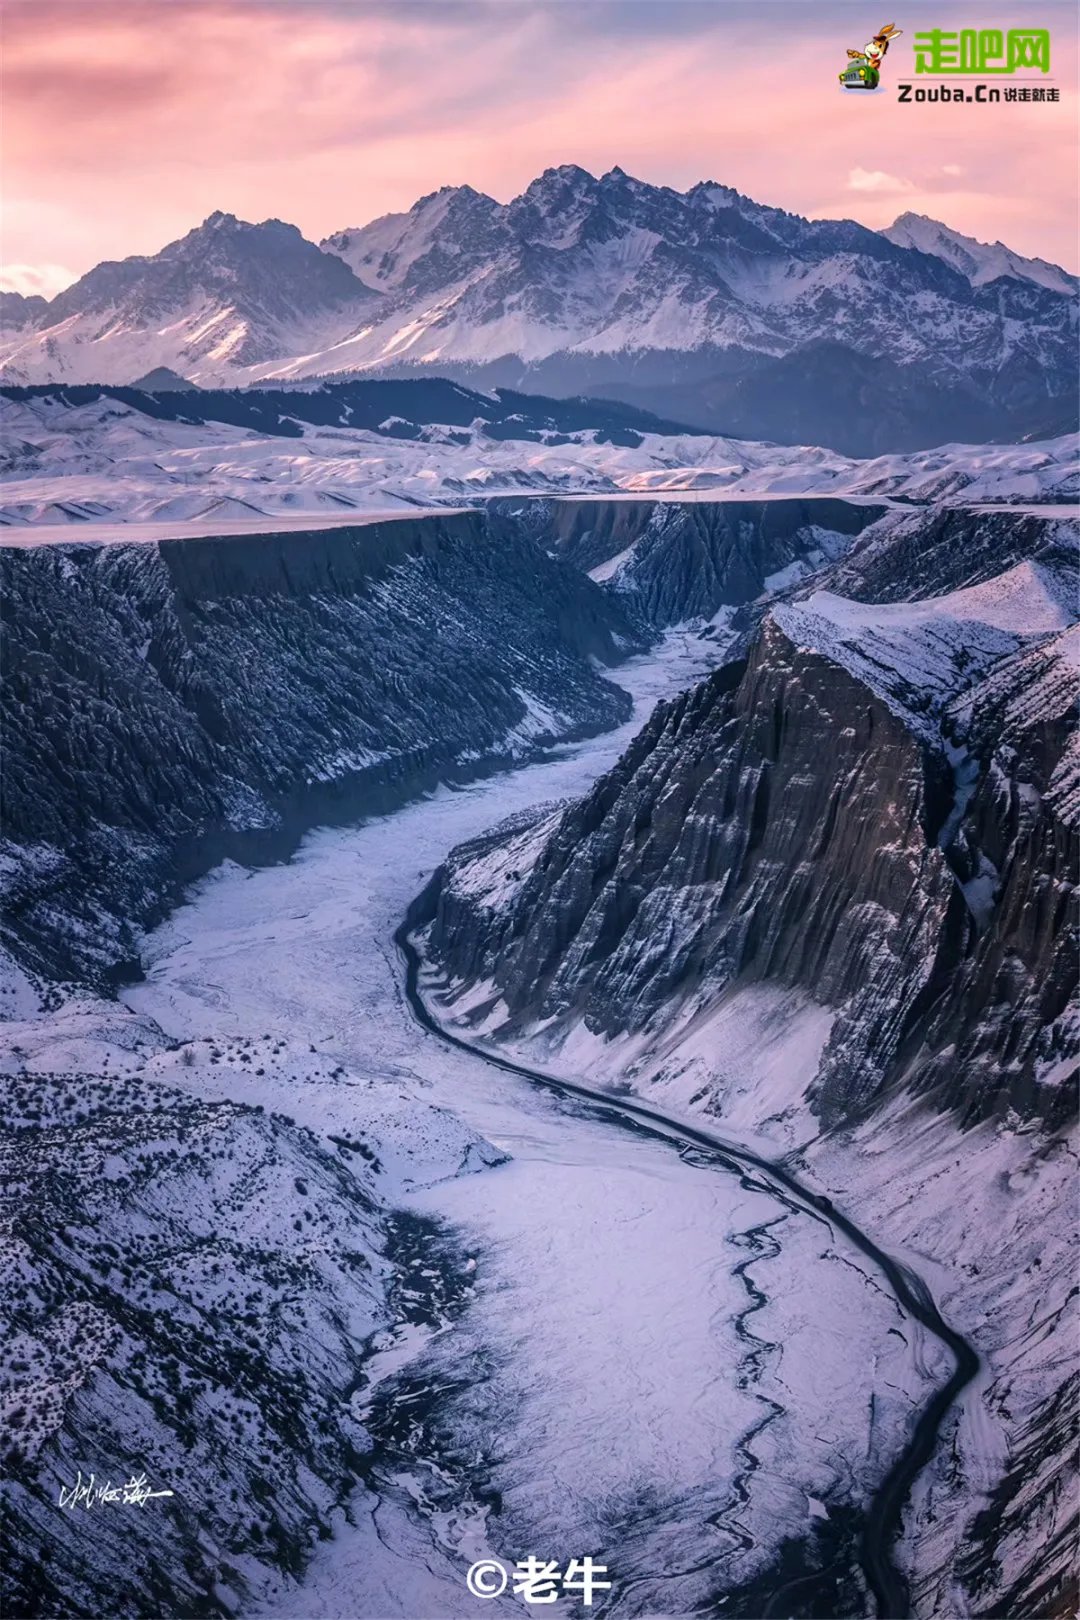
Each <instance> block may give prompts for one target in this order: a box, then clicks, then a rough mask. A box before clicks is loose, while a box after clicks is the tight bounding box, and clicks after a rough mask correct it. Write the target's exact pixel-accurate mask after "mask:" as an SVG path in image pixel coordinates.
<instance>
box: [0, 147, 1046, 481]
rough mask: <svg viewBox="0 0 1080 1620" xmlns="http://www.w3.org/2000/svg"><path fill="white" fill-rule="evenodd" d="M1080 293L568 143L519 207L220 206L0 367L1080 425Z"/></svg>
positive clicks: (464, 202) (815, 420)
mask: <svg viewBox="0 0 1080 1620" xmlns="http://www.w3.org/2000/svg"><path fill="white" fill-rule="evenodd" d="M1074 290H1075V283H1074V282H1073V280H1072V278H1069V277H1066V276H1065V274H1064V272H1063V271H1059V270H1058V269H1057V268H1056V267H1054V266H1049V265H1045V264H1043V263H1041V261H1035V260H1024V259H1023V258H1022V257H1021V256H1020V255H1019V254H1014V253H1012V252H1011V250H1009V249H1006V248H1002V247H1001V246H1000V245H995V246H993V247H987V246H985V245H983V244H979V243H977V242H975V241H974V240H973V239H971V238H965V237H963V236H961V235H960V233H958V232H950V231H948V230H947V228H945V227H940V226H938V225H937V224H936V223H935V222H933V221H920V220H918V219H917V218H915V217H914V216H912V217H910V218H904V217H902V218H901V220H900V221H898V222H897V224H896V225H894V226H893V227H891V229H890V230H888V231H885V232H880V231H875V230H871V229H869V228H868V227H867V226H864V225H860V224H858V223H856V222H855V221H853V220H843V219H833V220H828V219H826V220H810V219H805V218H803V217H801V216H800V215H798V214H794V213H790V212H787V211H785V210H784V209H782V208H775V207H772V206H770V205H768V204H767V203H759V202H757V201H755V200H754V199H753V198H750V197H747V196H745V195H743V194H742V193H741V192H739V191H738V190H736V189H735V188H734V187H732V186H728V185H726V184H724V183H722V182H720V181H717V180H703V181H699V182H698V183H697V184H695V185H692V186H690V187H689V188H688V189H687V190H685V191H679V190H676V189H674V188H673V187H670V186H664V185H655V184H652V183H651V182H649V181H645V180H641V179H638V178H636V177H634V176H632V175H630V174H628V173H627V172H626V171H625V170H624V169H622V168H620V167H619V166H617V165H616V166H614V167H612V168H610V169H608V170H606V171H605V172H604V173H603V174H601V175H600V176H597V175H595V174H593V173H591V172H590V171H589V170H588V169H586V168H584V167H582V166H581V165H579V164H575V163H563V164H560V165H557V166H552V167H549V168H547V169H545V170H544V171H543V173H542V174H540V175H538V176H537V177H536V178H535V179H534V180H532V181H531V183H530V184H529V185H528V186H526V187H525V188H524V190H523V191H521V192H520V194H519V195H518V196H516V197H514V198H513V199H512V200H511V201H509V202H506V203H503V202H500V201H498V200H496V199H495V198H493V197H490V196H488V195H486V194H485V193H483V192H480V191H477V190H476V189H475V188H474V187H472V186H470V185H446V186H442V187H440V188H439V189H438V190H436V191H432V192H429V193H427V194H425V195H424V196H423V197H421V198H419V199H418V200H417V201H416V202H415V203H414V204H413V206H412V207H411V208H410V209H408V210H407V211H406V212H403V213H391V214H386V215H384V216H383V217H382V218H380V219H376V220H374V221H372V222H371V223H370V224H368V225H365V226H363V227H360V228H350V229H347V230H343V231H339V232H336V233H334V234H332V235H330V236H328V237H326V238H325V239H324V240H323V242H322V243H321V244H320V245H319V246H316V245H315V244H314V243H312V242H309V241H307V240H306V239H305V238H304V237H303V235H302V234H301V233H300V231H299V230H297V228H296V227H295V226H293V225H289V224H287V223H285V222H283V221H281V220H272V219H271V220H264V221H262V222H261V223H260V224H251V223H249V222H246V221H243V220H240V219H237V218H236V216H235V215H233V214H229V213H225V212H222V211H220V210H218V211H216V212H215V213H212V214H211V215H210V216H209V218H208V219H207V220H205V221H204V222H203V224H202V225H200V226H197V227H196V228H195V229H194V231H191V232H189V233H188V235H187V236H185V237H183V238H181V239H180V240H179V241H178V242H176V243H172V244H170V245H169V247H168V248H166V249H164V250H163V251H162V252H161V253H160V254H157V255H154V256H153V257H151V258H136V259H130V260H124V261H122V262H121V263H119V264H106V265H99V266H98V267H97V269H96V270H93V271H91V272H90V274H89V276H87V277H84V278H83V279H82V281H80V282H79V283H77V284H76V286H75V287H74V288H70V289H68V290H67V292H65V293H63V294H61V295H60V298H59V299H58V300H57V301H56V302H55V303H54V304H53V305H51V306H50V307H49V311H48V314H47V316H42V317H41V324H40V326H39V327H35V326H26V325H24V326H23V327H22V328H21V329H20V330H19V331H17V332H15V333H13V334H12V336H11V337H10V338H9V340H8V342H7V343H6V344H5V346H4V348H3V349H0V363H2V364H3V367H4V371H5V374H6V377H7V380H9V381H11V382H35V381H65V382H74V381H90V382H130V380H131V379H132V378H133V377H136V376H141V375H142V374H143V373H145V372H146V371H148V370H151V369H152V368H153V367H155V366H161V365H164V366H168V367H170V368H171V369H172V370H174V371H178V372H180V373H181V374H182V375H184V376H187V377H190V378H191V379H192V380H193V381H195V382H196V383H200V384H202V385H203V386H207V385H210V386H214V385H221V384H224V383H226V382H229V381H233V382H249V381H266V380H273V381H275V382H276V381H282V380H288V381H290V382H292V381H296V380H300V379H305V378H316V377H324V376H328V375H336V376H342V375H345V376H349V375H353V376H355V375H357V374H361V373H367V374H371V373H374V374H378V373H380V372H382V373H387V372H390V373H393V374H400V373H402V372H403V371H415V370H423V371H426V372H428V373H431V372H435V373H437V374H440V375H442V376H447V377H450V378H451V379H453V380H456V381H461V382H465V383H468V384H470V385H479V386H480V387H488V386H509V387H513V388H524V389H526V390H532V391H541V392H547V393H553V394H603V395H605V396H606V397H616V398H622V399H624V400H626V401H627V402H630V403H636V404H639V405H645V406H646V407H647V408H648V409H650V410H654V411H657V412H659V413H660V414H663V415H667V416H670V417H673V418H676V419H679V420H684V421H688V422H689V423H690V424H691V425H693V426H699V427H703V428H706V429H708V430H710V431H712V432H719V433H723V434H725V435H732V434H733V435H736V436H738V437H745V438H754V439H778V440H780V441H782V442H786V443H799V442H808V441H809V440H822V441H824V442H825V443H826V444H828V445H829V446H830V447H831V448H835V449H840V450H843V451H845V452H847V453H848V454H855V455H867V454H876V453H882V452H895V451H905V450H913V449H921V448H925V447H926V446H928V445H931V444H934V443H942V442H946V441H949V440H956V439H965V440H972V441H973V440H984V439H987V438H997V439H1002V440H1011V439H1017V438H1021V437H1028V436H1036V437H1048V436H1054V435H1057V434H1061V433H1063V432H1066V431H1068V429H1069V427H1070V426H1071V424H1072V421H1073V419H1074V416H1075V344H1074V337H1073V333H1072V331H1071V327H1070V322H1071V320H1072V318H1073V314H1074V309H1073V308H1071V307H1070V304H1072V303H1073V302H1074V300H1073V299H1072V297H1070V298H1069V299H1068V300H1066V299H1065V298H1063V297H1062V296H1061V294H1062V293H1063V292H1069V293H1070V294H1072V293H1073V292H1074ZM373 292H374V293H378V294H381V295H383V296H382V297H381V298H379V299H377V300H375V299H373V298H372V293H373ZM72 315H79V316H80V317H83V316H87V315H90V316H92V317H93V321H94V324H93V326H92V327H91V328H89V329H84V325H82V324H80V325H79V326H78V327H77V328H75V329H69V327H68V326H67V325H66V324H65V323H66V322H67V320H68V318H69V317H70V316H72ZM46 321H47V322H48V325H45V324H44V322H46ZM184 321H189V322H190V323H191V325H190V329H189V327H188V326H185V325H183V322H184ZM208 323H209V324H208ZM215 323H216V324H215ZM58 326H59V327H62V330H58V329H57V328H58ZM170 334H171V335H170ZM87 339H89V341H88V342H87V341H86V340H87ZM136 351H137V352H136ZM238 373H241V375H237V374H238Z"/></svg>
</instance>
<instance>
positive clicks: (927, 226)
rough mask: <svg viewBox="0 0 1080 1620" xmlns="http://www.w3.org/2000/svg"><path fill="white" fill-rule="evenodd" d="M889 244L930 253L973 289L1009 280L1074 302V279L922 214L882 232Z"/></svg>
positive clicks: (1001, 244) (900, 220)
mask: <svg viewBox="0 0 1080 1620" xmlns="http://www.w3.org/2000/svg"><path fill="white" fill-rule="evenodd" d="M881 234H882V236H887V237H888V238H889V241H890V242H895V243H896V244H897V246H898V247H910V248H917V249H918V251H919V252H920V253H932V254H933V255H934V256H935V258H938V259H943V260H944V262H945V263H946V264H948V265H951V266H952V268H953V269H954V270H958V271H959V272H960V274H961V275H962V276H966V277H967V279H968V281H970V283H971V285H972V286H973V287H982V286H984V285H985V284H986V283H987V282H988V281H997V279H998V278H999V276H1012V277H1013V278H1014V279H1015V280H1017V281H1033V282H1035V283H1036V285H1037V286H1040V287H1049V289H1050V291H1051V292H1056V293H1062V294H1064V295H1065V296H1066V297H1068V298H1075V297H1076V291H1077V279H1076V277H1075V276H1070V275H1069V274H1068V272H1067V271H1065V270H1062V269H1061V268H1060V266H1058V265H1056V264H1050V263H1049V262H1048V261H1047V260H1046V259H1025V258H1024V256H1023V254H1021V253H1014V252H1013V250H1012V248H1010V247H1006V246H1005V243H1004V242H980V241H978V240H977V239H976V238H975V237H974V236H964V235H963V234H962V233H961V232H960V231H953V230H950V229H949V227H948V225H943V224H942V223H941V221H940V220H938V219H928V218H927V217H926V215H925V214H901V215H900V217H899V218H898V219H896V220H894V221H893V223H892V224H891V225H890V226H889V227H888V228H887V229H886V230H884V231H882V233H881Z"/></svg>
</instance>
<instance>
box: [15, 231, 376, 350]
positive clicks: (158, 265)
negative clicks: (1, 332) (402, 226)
mask: <svg viewBox="0 0 1080 1620" xmlns="http://www.w3.org/2000/svg"><path fill="white" fill-rule="evenodd" d="M377 302H378V300H377V299H376V298H375V297H374V296H373V295H372V294H371V293H370V292H369V290H368V289H367V288H366V287H365V286H364V285H363V283H362V282H360V281H358V280H357V278H356V277H355V276H354V275H353V274H352V272H351V271H350V270H349V268H348V266H347V265H345V264H343V263H342V261H341V260H340V259H338V258H335V257H334V255H333V254H330V253H321V252H320V251H319V250H318V248H316V247H315V245H314V243H312V242H308V241H307V240H306V239H305V238H304V237H303V236H302V235H301V234H300V232H299V231H298V230H297V228H296V226H295V225H286V224H284V223H283V222H282V221H281V220H276V219H272V220H266V221H264V223H263V224H261V225H249V224H247V223H246V222H245V221H243V220H238V219H236V218H235V216H234V215H232V214H222V213H215V214H211V215H210V217H209V218H208V219H207V220H205V221H204V222H203V224H202V225H200V226H198V227H196V229H195V230H192V231H189V232H188V234H187V235H186V236H185V237H182V238H181V239H180V241H178V242H171V243H170V244H169V245H168V246H167V247H165V248H163V249H162V251H161V252H160V253H158V254H154V255H151V256H149V257H146V256H143V257H137V258H131V259H124V260H121V261H119V262H116V263H113V262H105V263H103V264H99V265H97V266H96V267H95V268H94V269H93V270H91V271H89V272H88V274H87V275H85V276H83V277H82V278H81V279H80V280H79V281H77V282H76V283H75V284H74V286H72V287H68V288H66V289H65V290H64V291H63V292H61V293H58V294H57V296H56V297H55V298H54V299H53V300H52V302H51V303H50V304H49V305H48V308H47V311H46V313H44V314H41V313H39V314H38V317H37V323H36V324H37V330H31V331H28V330H25V329H24V330H22V331H20V332H19V333H18V334H17V335H16V336H15V337H14V338H12V339H9V340H8V343H7V350H8V357H7V358H6V359H5V361H4V367H5V371H7V372H8V373H9V374H10V375H11V376H13V377H27V378H39V377H42V378H44V377H49V378H56V379H57V380H61V381H66V382H85V381H94V382H97V381H106V380H113V381H133V380H134V379H135V378H136V377H139V376H141V375H143V374H144V373H145V372H147V371H150V370H152V369H154V368H156V367H159V366H163V367H168V368H170V369H172V370H175V371H177V372H179V373H180V374H181V375H182V376H188V375H191V376H192V377H193V378H194V379H195V380H197V379H198V378H199V377H200V376H204V375H208V376H210V377H222V378H223V377H226V376H228V375H230V374H233V373H236V374H242V372H243V371H244V370H245V368H250V367H251V366H253V365H258V364H259V363H260V362H266V361H269V360H271V359H272V358H273V357H275V356H278V355H281V354H295V353H297V352H300V351H303V350H308V349H312V348H318V347H323V346H325V345H326V344H327V343H329V342H331V341H333V339H334V338H335V337H336V336H337V335H338V334H339V333H340V332H341V331H342V330H344V329H346V328H347V327H348V326H349V325H350V323H352V322H354V321H355V320H357V319H358V318H359V317H360V316H361V314H362V313H363V312H364V311H365V310H366V309H367V308H368V307H369V306H370V305H372V304H376V303H377ZM24 325H25V323H24Z"/></svg>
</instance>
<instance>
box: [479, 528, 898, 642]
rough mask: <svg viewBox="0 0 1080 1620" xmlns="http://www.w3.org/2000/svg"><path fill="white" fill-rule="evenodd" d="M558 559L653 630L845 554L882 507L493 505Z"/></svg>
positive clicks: (747, 597) (700, 615)
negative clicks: (586, 575)
mask: <svg viewBox="0 0 1080 1620" xmlns="http://www.w3.org/2000/svg"><path fill="white" fill-rule="evenodd" d="M492 505H493V507H495V508H496V510H497V511H498V512H499V513H500V514H501V515H505V516H506V517H508V518H510V517H512V519H513V520H514V521H515V522H516V523H517V524H518V525H519V526H521V527H522V528H524V529H525V530H526V531H527V532H529V533H532V534H533V535H535V536H536V537H537V538H538V539H540V540H541V543H542V544H543V545H545V546H546V547H548V548H550V549H551V550H552V551H554V553H555V554H556V556H559V557H563V558H565V559H566V560H567V561H568V562H571V563H573V564H574V565H575V566H576V567H578V568H580V569H582V570H584V571H585V572H587V573H590V574H591V576H592V578H593V579H595V580H597V581H601V582H603V583H604V585H605V588H606V589H607V590H608V591H610V592H612V593H614V594H616V595H618V596H619V598H620V599H621V600H623V601H624V602H625V603H626V605H627V606H628V607H629V608H630V609H631V610H632V611H633V612H634V613H635V614H636V615H637V616H638V617H639V618H640V619H642V620H643V621H644V622H645V623H647V624H651V625H660V626H662V625H671V624H681V623H684V622H686V621H687V620H690V619H711V618H712V617H713V615H714V614H716V613H717V612H718V610H720V609H721V608H724V607H738V606H740V605H742V604H744V603H747V602H751V601H753V600H754V598H756V597H758V596H760V595H761V594H762V592H764V591H766V590H771V589H776V588H778V587H779V586H780V585H782V584H784V583H788V582H793V581H794V580H797V579H802V578H805V577H806V576H807V575H809V574H811V573H813V572H814V571H815V570H816V569H818V568H820V567H822V566H823V565H824V564H825V563H827V562H830V561H832V560H833V559H834V558H836V557H838V556H841V555H842V554H843V553H844V552H845V551H846V550H847V548H848V547H849V546H850V545H851V543H852V541H853V540H854V538H855V537H856V536H857V535H859V534H861V533H862V531H863V530H864V529H866V528H867V527H868V526H869V525H870V524H871V523H873V522H874V521H875V520H876V519H878V518H880V517H882V516H883V515H884V513H885V511H886V508H885V507H884V506H880V505H876V504H874V503H872V502H866V503H863V502H858V501H845V500H836V499H832V498H830V497H828V496H820V497H801V498H798V499H795V498H792V499H787V498H784V497H779V498H777V499H775V500H757V501H755V500H726V501H710V500H688V501H681V500H679V499H677V498H675V499H671V500H639V499H625V500H602V499H598V500H587V501H583V500H582V501H577V500H542V501H524V500H517V501H514V500H510V499H504V500H501V501H498V502H493V503H492Z"/></svg>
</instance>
